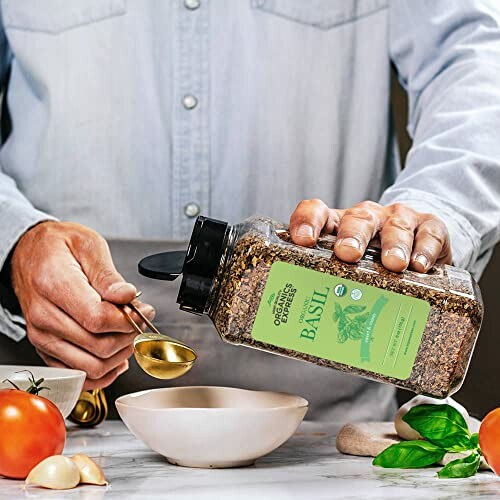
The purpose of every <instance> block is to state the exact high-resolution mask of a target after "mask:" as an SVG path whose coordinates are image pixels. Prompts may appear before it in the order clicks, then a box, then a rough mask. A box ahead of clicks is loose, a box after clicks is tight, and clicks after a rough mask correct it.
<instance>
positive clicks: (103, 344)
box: [94, 337, 116, 359]
mask: <svg viewBox="0 0 500 500" xmlns="http://www.w3.org/2000/svg"><path fill="white" fill-rule="evenodd" d="M115 350H116V349H115V341H114V340H113V339H112V338H111V337H107V338H102V339H98V341H97V342H96V345H95V348H94V351H95V353H96V354H97V355H98V356H99V357H100V358H104V359H108V358H110V357H111V356H113V354H114V353H115Z"/></svg>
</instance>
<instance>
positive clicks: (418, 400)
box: [394, 396, 469, 441]
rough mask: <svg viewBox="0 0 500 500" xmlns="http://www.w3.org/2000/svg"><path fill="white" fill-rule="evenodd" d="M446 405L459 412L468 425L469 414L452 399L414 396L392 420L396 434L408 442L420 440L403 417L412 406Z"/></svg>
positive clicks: (420, 437)
mask: <svg viewBox="0 0 500 500" xmlns="http://www.w3.org/2000/svg"><path fill="white" fill-rule="evenodd" d="M443 404H448V405H450V406H453V408H455V409H456V410H458V411H459V412H460V414H461V415H462V417H464V419H465V421H466V422H467V424H469V413H468V412H467V410H466V409H465V408H464V407H463V406H462V405H461V404H460V403H457V402H456V401H455V400H454V399H452V398H446V399H435V398H429V397H428V396H415V397H414V398H413V399H410V401H408V402H407V403H405V404H404V405H403V406H401V408H400V409H399V410H398V411H397V413H396V417H395V418H394V427H395V428H396V432H397V433H398V436H399V437H400V438H401V439H407V440H409V441H411V440H414V439H422V436H421V435H420V434H419V433H418V432H417V431H416V430H415V429H412V428H411V427H410V426H409V425H408V424H407V423H406V422H405V421H404V420H403V417H404V416H405V415H406V414H407V413H408V412H409V411H410V409H411V408H413V407H414V406H420V405H443Z"/></svg>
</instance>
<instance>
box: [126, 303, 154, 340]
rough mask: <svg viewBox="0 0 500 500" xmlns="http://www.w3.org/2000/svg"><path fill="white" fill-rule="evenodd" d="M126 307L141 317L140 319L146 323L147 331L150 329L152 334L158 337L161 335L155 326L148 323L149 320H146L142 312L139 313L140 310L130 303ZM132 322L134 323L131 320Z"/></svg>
mask: <svg viewBox="0 0 500 500" xmlns="http://www.w3.org/2000/svg"><path fill="white" fill-rule="evenodd" d="M127 305H128V306H129V307H130V309H132V311H134V312H135V313H136V314H137V315H139V316H140V317H141V319H142V320H143V321H144V323H146V325H148V327H149V329H150V330H151V331H152V332H155V333H157V334H158V335H162V334H161V333H160V332H159V331H158V329H157V328H156V326H155V325H153V323H151V321H149V319H148V318H146V316H145V315H144V314H143V313H142V311H140V309H139V308H138V307H136V306H135V304H132V303H130V304H127ZM130 319H132V318H130ZM132 321H134V320H133V319H132ZM141 333H142V332H141Z"/></svg>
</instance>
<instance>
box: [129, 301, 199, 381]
mask: <svg viewBox="0 0 500 500" xmlns="http://www.w3.org/2000/svg"><path fill="white" fill-rule="evenodd" d="M139 295H140V293H138V294H137V296H139ZM127 305H128V307H130V309H132V310H133V311H134V312H135V313H136V314H137V315H138V316H139V317H140V318H141V319H142V320H143V321H144V323H146V325H147V326H148V328H149V329H150V330H151V333H150V332H143V331H142V330H141V329H140V327H139V325H138V324H137V323H136V322H135V321H134V319H133V318H132V317H131V316H130V314H129V313H128V312H127V311H126V310H125V309H123V307H122V308H121V310H122V312H123V314H124V315H125V317H126V318H127V320H128V322H129V323H130V324H131V326H132V328H133V329H134V330H135V331H136V332H137V337H135V339H134V356H135V359H136V361H137V363H138V364H139V366H140V367H141V368H142V369H143V370H144V371H145V372H146V373H147V374H148V375H151V376H152V377H155V378H159V379H163V380H169V379H173V378H177V377H180V376H181V375H184V374H185V373H187V372H188V371H189V370H191V368H192V366H193V364H194V362H195V361H196V353H195V352H194V350H193V349H191V347H189V346H187V345H186V344H183V343H182V342H180V341H179V340H175V339H173V338H171V337H169V336H168V335H165V334H163V333H160V332H159V331H158V330H157V328H156V327H155V326H154V325H153V323H151V321H149V319H148V318H147V317H146V316H145V315H144V314H143V313H142V312H141V311H140V310H139V309H138V308H137V307H136V306H135V305H134V304H132V303H130V304H127Z"/></svg>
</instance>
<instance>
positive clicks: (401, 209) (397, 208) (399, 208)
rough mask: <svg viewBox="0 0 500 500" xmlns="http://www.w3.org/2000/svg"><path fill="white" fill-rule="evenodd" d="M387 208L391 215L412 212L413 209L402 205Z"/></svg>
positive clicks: (394, 204)
mask: <svg viewBox="0 0 500 500" xmlns="http://www.w3.org/2000/svg"><path fill="white" fill-rule="evenodd" d="M389 208H390V209H391V211H392V212H393V213H398V212H409V211H412V212H413V209H412V208H410V207H408V206H407V205H405V204H404V203H399V202H397V203H393V204H392V205H389Z"/></svg>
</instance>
